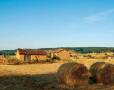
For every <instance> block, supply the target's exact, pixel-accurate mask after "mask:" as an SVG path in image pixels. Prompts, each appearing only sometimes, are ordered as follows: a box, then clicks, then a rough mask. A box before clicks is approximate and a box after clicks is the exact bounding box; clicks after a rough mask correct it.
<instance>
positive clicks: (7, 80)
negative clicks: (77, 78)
mask: <svg viewBox="0 0 114 90" xmlns="http://www.w3.org/2000/svg"><path fill="white" fill-rule="evenodd" d="M0 90H114V85H112V86H104V85H96V84H94V85H88V86H81V87H77V88H68V87H63V86H62V87H61V85H60V84H59V83H58V81H57V78H56V74H41V75H23V76H20V75H12V76H0Z"/></svg>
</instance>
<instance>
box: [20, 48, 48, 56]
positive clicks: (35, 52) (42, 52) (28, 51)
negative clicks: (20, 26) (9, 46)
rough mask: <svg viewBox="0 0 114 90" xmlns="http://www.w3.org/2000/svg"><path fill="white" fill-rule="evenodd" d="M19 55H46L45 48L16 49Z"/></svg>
mask: <svg viewBox="0 0 114 90" xmlns="http://www.w3.org/2000/svg"><path fill="white" fill-rule="evenodd" d="M18 51H19V54H21V55H26V54H27V55H47V52H46V51H45V50H34V49H18Z"/></svg>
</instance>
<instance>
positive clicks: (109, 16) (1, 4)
mask: <svg viewBox="0 0 114 90" xmlns="http://www.w3.org/2000/svg"><path fill="white" fill-rule="evenodd" d="M51 47H52V48H53V47H114V0H0V49H17V48H51Z"/></svg>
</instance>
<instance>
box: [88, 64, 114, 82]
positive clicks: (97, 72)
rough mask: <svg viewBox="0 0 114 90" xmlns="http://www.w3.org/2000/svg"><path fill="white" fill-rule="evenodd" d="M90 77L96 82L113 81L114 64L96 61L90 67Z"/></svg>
mask: <svg viewBox="0 0 114 90" xmlns="http://www.w3.org/2000/svg"><path fill="white" fill-rule="evenodd" d="M90 73H91V75H92V77H91V79H92V80H93V82H96V83H103V84H111V83H114V65H112V64H108V63H105V62H96V63H95V64H93V65H92V66H91V67H90Z"/></svg>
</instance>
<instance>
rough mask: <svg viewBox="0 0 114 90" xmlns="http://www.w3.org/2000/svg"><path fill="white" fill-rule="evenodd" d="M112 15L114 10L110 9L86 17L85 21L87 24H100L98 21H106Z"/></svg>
mask: <svg viewBox="0 0 114 90" xmlns="http://www.w3.org/2000/svg"><path fill="white" fill-rule="evenodd" d="M112 13H114V9H110V10H107V11H104V12H100V13H96V14H94V15H91V16H87V17H84V21H85V22H87V23H93V22H98V21H101V20H104V19H106V18H107V17H108V16H109V15H110V14H112Z"/></svg>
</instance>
